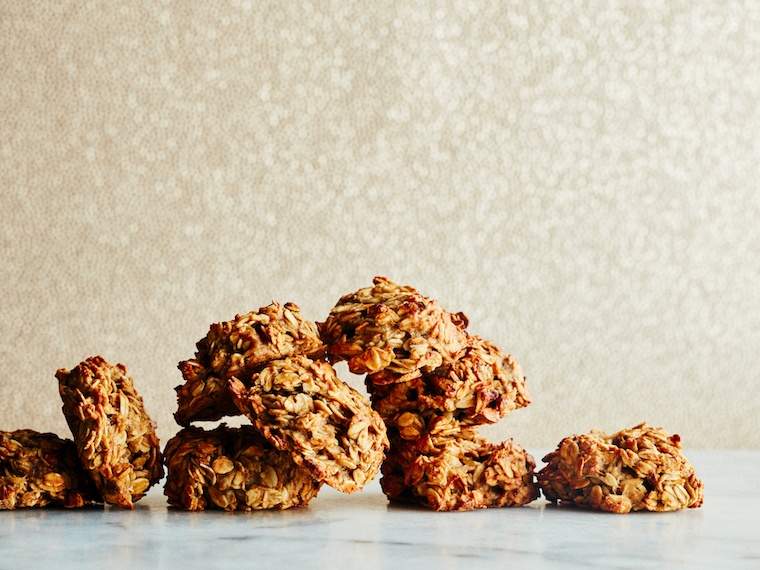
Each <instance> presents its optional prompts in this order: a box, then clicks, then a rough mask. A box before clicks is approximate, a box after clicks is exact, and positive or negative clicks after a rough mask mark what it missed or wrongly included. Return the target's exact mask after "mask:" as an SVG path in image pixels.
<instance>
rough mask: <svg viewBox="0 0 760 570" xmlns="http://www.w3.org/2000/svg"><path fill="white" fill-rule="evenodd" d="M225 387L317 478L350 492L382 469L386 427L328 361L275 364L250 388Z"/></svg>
mask: <svg viewBox="0 0 760 570" xmlns="http://www.w3.org/2000/svg"><path fill="white" fill-rule="evenodd" d="M229 388H230V392H231V393H232V395H233V397H234V400H235V403H236V404H237V406H238V408H239V409H240V411H241V412H242V413H244V414H245V415H246V416H248V418H249V419H250V420H251V421H252V422H253V424H254V426H255V427H256V429H258V430H259V431H260V432H261V433H262V434H263V435H264V437H265V438H266V439H267V440H268V441H269V442H270V443H272V444H273V445H274V446H275V447H277V448H278V449H281V450H284V451H288V452H289V453H290V454H291V455H292V457H293V459H294V461H295V462H296V463H298V464H299V465H303V466H304V467H306V468H307V469H308V470H309V471H310V473H311V474H312V476H313V477H314V478H315V479H317V480H319V481H322V482H324V483H327V484H328V485H330V486H331V487H334V488H336V489H338V490H339V491H342V492H344V493H353V492H354V491H358V490H359V489H361V488H362V487H363V486H364V485H365V483H367V482H368V481H370V480H371V479H372V478H374V477H375V475H376V474H377V472H378V470H379V469H380V464H381V463H382V460H383V452H384V451H385V449H386V448H387V447H388V439H387V437H386V434H385V424H383V421H382V419H380V416H379V415H378V414H377V412H375V411H374V410H373V409H372V408H371V407H370V404H369V401H368V400H367V398H366V397H365V396H363V395H361V394H360V393H359V392H357V391H356V390H354V389H353V388H351V387H350V386H349V385H348V384H346V383H345V382H343V381H342V380H341V379H340V378H338V377H337V375H336V374H335V370H334V369H333V367H332V366H330V365H329V364H328V363H327V362H324V361H320V360H311V359H310V358H307V357H305V356H293V357H290V358H284V359H282V360H274V361H272V362H270V363H269V364H267V365H266V366H265V367H264V368H262V369H261V371H259V372H257V373H255V374H254V375H253V376H252V377H251V381H250V386H248V387H246V386H245V385H244V384H243V383H242V382H240V381H239V380H237V379H232V380H230V383H229Z"/></svg>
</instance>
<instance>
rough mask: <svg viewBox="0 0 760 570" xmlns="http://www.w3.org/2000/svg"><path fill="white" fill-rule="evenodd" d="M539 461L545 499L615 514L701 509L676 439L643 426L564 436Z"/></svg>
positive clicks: (697, 484)
mask: <svg viewBox="0 0 760 570" xmlns="http://www.w3.org/2000/svg"><path fill="white" fill-rule="evenodd" d="M544 461H545V462H546V463H547V465H546V466H545V467H544V468H543V469H541V471H539V472H538V482H539V484H540V486H541V490H542V491H543V493H544V495H545V496H546V498H547V499H548V500H550V501H554V502H556V501H561V502H563V503H568V504H573V505H577V506H580V507H587V508H590V509H597V510H602V511H608V512H611V513H619V514H622V513H628V512H630V511H642V510H646V511H675V510H678V509H684V508H687V507H688V508H696V507H700V506H702V501H703V484H702V481H700V480H699V478H698V477H697V475H696V473H695V471H694V467H692V465H691V464H690V463H689V462H688V461H687V460H686V458H685V457H684V456H683V455H682V454H681V438H680V437H679V436H678V435H669V434H668V433H667V432H665V431H664V430H663V429H662V428H655V427H652V426H649V425H647V424H646V423H641V424H639V425H637V426H634V427H632V428H630V429H624V430H621V431H619V432H617V433H613V434H610V435H607V434H604V433H602V432H599V431H592V432H591V433H588V434H584V435H576V436H571V437H566V438H565V439H563V440H562V441H561V442H560V443H559V445H558V446H557V449H556V451H553V452H551V453H549V454H548V455H547V456H546V457H544Z"/></svg>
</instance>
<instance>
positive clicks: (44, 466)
mask: <svg viewBox="0 0 760 570" xmlns="http://www.w3.org/2000/svg"><path fill="white" fill-rule="evenodd" d="M94 502H100V498H99V497H98V493H97V491H96V490H95V486H94V485H93V483H92V480H91V479H90V477H89V475H88V474H87V473H85V471H84V470H83V469H82V467H81V466H80V465H79V458H78V457H77V449H76V447H75V446H74V442H73V441H71V440H70V439H61V438H60V437H58V436H57V435H55V434H52V433H39V432H36V431H33V430H30V429H21V430H16V431H3V432H0V510H13V509H19V508H26V507H45V506H47V505H55V506H63V507H68V508H75V507H82V506H84V505H86V504H89V503H94Z"/></svg>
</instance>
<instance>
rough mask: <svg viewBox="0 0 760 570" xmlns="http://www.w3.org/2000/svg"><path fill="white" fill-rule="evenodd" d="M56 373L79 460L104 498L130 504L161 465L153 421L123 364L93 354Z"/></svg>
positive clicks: (159, 472)
mask: <svg viewBox="0 0 760 570" xmlns="http://www.w3.org/2000/svg"><path fill="white" fill-rule="evenodd" d="M56 377H57V378H58V388H59V392H60V394H61V399H62V400H63V414H64V416H65V417H66V422H67V423H68V424H69V427H70V428H71V432H72V434H73V435H74V443H75V444H76V447H77V451H78V454H79V458H80V460H81V462H82V466H83V467H84V468H85V469H86V470H87V471H88V472H89V473H90V475H91V477H92V479H93V481H94V482H95V486H96V487H97V489H98V491H99V492H100V493H101V494H102V496H103V499H104V500H105V501H106V502H107V503H111V504H114V505H118V506H120V507H124V508H132V506H133V503H134V501H137V500H138V499H140V498H142V497H143V496H144V495H145V493H146V492H147V491H148V489H149V488H150V487H151V485H153V484H155V483H157V482H158V481H159V480H160V479H161V477H162V476H163V466H162V464H161V452H160V447H159V442H158V437H157V436H156V430H155V425H154V424H153V421H152V420H151V419H150V417H149V416H148V414H147V413H146V411H145V407H144V405H143V400H142V397H141V396H140V395H139V394H138V393H137V391H136V390H135V387H134V384H133V382H132V378H131V377H130V376H129V375H128V374H127V369H126V367H125V366H124V365H123V364H116V365H112V364H109V363H108V362H107V361H106V360H105V359H104V358H102V357H101V356H93V357H90V358H88V359H87V360H85V361H83V362H81V363H79V364H78V365H77V366H76V367H75V368H73V369H72V370H65V369H60V370H58V372H56Z"/></svg>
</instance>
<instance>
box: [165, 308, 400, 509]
mask: <svg viewBox="0 0 760 570" xmlns="http://www.w3.org/2000/svg"><path fill="white" fill-rule="evenodd" d="M196 348H197V350H196V353H195V357H194V358H192V359H190V360H186V361H183V362H180V363H179V370H180V372H181V373H182V377H183V379H184V383H183V384H182V385H180V386H178V387H177V388H176V391H177V402H178V409H177V412H176V413H175V419H176V420H177V423H179V424H180V425H184V426H187V425H189V424H190V423H191V422H195V421H200V420H205V421H211V420H218V419H221V418H223V417H225V416H237V415H244V416H246V417H247V418H248V420H249V421H250V422H251V426H246V427H244V428H240V429H233V428H229V427H227V426H226V425H224V424H222V425H221V426H219V427H217V428H216V429H214V430H212V431H205V430H202V429H200V428H198V427H188V428H185V429H183V430H182V431H180V432H179V433H178V434H177V435H175V436H174V438H172V439H171V440H170V441H169V442H168V443H167V446H166V450H165V455H166V464H167V471H168V476H167V484H166V487H165V489H164V492H165V494H166V496H167V497H168V499H169V504H171V505H173V506H176V507H179V508H184V509H188V510H203V509H206V508H215V509H224V510H259V509H285V508H289V507H298V506H305V505H307V504H308V503H309V501H310V500H311V499H312V498H314V497H315V496H316V494H317V492H318V490H319V487H320V486H321V484H322V483H326V484H328V485H330V486H332V487H334V488H336V489H338V490H339V491H342V492H345V493H352V492H355V491H358V490H360V489H361V488H362V487H363V486H364V485H365V484H366V483H367V482H368V481H370V480H371V479H372V478H373V477H374V476H375V475H376V474H377V472H378V471H379V469H380V464H381V463H382V459H383V452H384V451H385V449H386V448H387V447H388V440H387V437H386V431H385V425H384V424H383V421H382V419H381V418H380V416H379V415H378V414H377V413H376V412H375V411H374V410H373V409H372V407H371V406H370V403H369V401H368V400H367V398H366V397H365V396H363V395H361V394H360V393H359V392H357V391H356V390H354V389H353V388H351V387H350V386H349V385H348V384H346V383H345V382H343V381H342V380H341V379H340V378H338V376H337V375H336V373H335V370H334V369H333V367H332V366H331V365H330V364H329V363H328V362H327V361H326V360H324V345H323V343H322V341H321V340H320V338H319V335H318V332H317V328H316V325H315V324H314V323H313V322H310V321H307V320H306V319H304V318H303V317H302V316H301V312H300V309H299V308H298V306H297V305H295V304H293V303H286V304H284V305H282V304H279V303H272V304H270V305H268V306H266V307H262V308H260V309H258V310H257V311H252V312H249V313H246V314H243V315H237V316H236V317H235V318H234V319H233V320H231V321H227V322H223V323H217V324H213V325H211V327H210V329H209V332H208V334H207V335H206V336H205V337H204V338H203V339H201V340H200V341H198V343H197V344H196Z"/></svg>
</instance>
